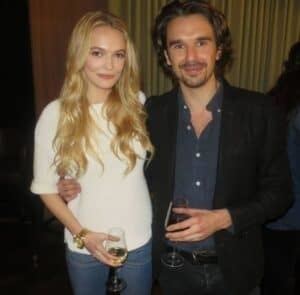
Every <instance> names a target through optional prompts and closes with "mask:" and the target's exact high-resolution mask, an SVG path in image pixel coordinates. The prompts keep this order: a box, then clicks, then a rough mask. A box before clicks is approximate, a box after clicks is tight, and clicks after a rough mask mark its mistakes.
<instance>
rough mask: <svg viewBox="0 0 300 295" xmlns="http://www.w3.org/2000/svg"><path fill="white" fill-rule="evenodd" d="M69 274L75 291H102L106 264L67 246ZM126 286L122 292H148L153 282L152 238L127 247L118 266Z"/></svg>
mask: <svg viewBox="0 0 300 295" xmlns="http://www.w3.org/2000/svg"><path fill="white" fill-rule="evenodd" d="M66 260H67V266H68V272H69V277H70V280H71V284H72V288H73V292H74V294H75V295H95V294H97V295H102V294H103V295H105V294H106V287H105V284H106V282H107V278H108V272H109V267H108V266H107V265H105V264H103V263H101V262H99V260H97V259H95V258H94V257H93V256H91V255H86V254H80V253H76V252H72V251H70V250H68V249H67V250H66ZM118 276H119V277H121V278H123V279H124V280H125V281H126V283H127V287H126V289H125V290H124V291H123V292H122V295H133V294H139V295H150V294H151V285H152V263H151V241H149V242H148V243H147V244H146V245H144V246H142V247H140V248H138V249H136V250H133V251H130V252H129V254H128V258H127V261H126V262H125V264H124V266H122V267H121V268H120V269H119V270H118Z"/></svg>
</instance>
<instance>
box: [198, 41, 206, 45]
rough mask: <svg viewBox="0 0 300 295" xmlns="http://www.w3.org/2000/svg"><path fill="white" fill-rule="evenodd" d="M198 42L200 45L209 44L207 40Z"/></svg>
mask: <svg viewBox="0 0 300 295" xmlns="http://www.w3.org/2000/svg"><path fill="white" fill-rule="evenodd" d="M197 44H198V46H204V45H206V44H207V41H206V40H199V41H198V43H197Z"/></svg>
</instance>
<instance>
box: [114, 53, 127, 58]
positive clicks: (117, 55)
mask: <svg viewBox="0 0 300 295" xmlns="http://www.w3.org/2000/svg"><path fill="white" fill-rule="evenodd" d="M116 57H117V58H119V59H123V58H125V54H124V53H122V52H119V53H116Z"/></svg>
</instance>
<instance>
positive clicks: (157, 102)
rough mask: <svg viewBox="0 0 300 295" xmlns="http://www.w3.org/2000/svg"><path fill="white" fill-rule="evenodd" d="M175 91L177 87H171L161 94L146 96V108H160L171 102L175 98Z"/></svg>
mask: <svg viewBox="0 0 300 295" xmlns="http://www.w3.org/2000/svg"><path fill="white" fill-rule="evenodd" d="M177 91H178V90H177V89H172V90H171V91H168V92H165V93H163V94H160V95H152V96H150V97H148V98H147V100H146V108H147V109H148V110H154V109H161V108H164V107H165V106H168V105H169V104H172V103H173V102H174V101H175V100H176V96H177Z"/></svg>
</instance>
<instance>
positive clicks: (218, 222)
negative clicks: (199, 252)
mask: <svg viewBox="0 0 300 295" xmlns="http://www.w3.org/2000/svg"><path fill="white" fill-rule="evenodd" d="M173 211H174V212H175V213H180V214H184V215H187V216H189V218H188V219H186V220H184V221H182V222H178V223H176V224H172V225H170V226H168V227H167V233H166V237H167V238H168V239H169V240H171V241H186V242H192V241H202V240H204V239H206V238H208V237H210V236H211V235H213V234H214V233H215V232H216V231H219V230H221V229H226V228H228V227H230V226H231V225H232V220H231V216H230V214H229V212H228V210H227V209H218V210H202V209H191V208H176V209H173ZM174 231H176V232H174Z"/></svg>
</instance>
